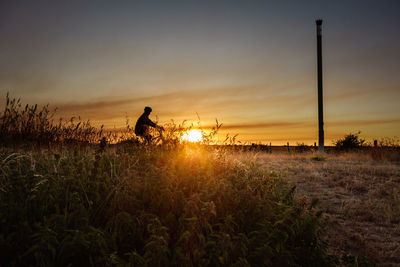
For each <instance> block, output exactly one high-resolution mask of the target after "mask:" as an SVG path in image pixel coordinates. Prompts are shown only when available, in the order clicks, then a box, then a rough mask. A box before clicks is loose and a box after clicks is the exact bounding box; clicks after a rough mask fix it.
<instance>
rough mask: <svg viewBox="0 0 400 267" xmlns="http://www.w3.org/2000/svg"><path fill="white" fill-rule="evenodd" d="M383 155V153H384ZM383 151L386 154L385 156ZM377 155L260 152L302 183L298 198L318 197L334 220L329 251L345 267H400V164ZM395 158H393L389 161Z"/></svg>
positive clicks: (266, 162)
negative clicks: (346, 266) (347, 265)
mask: <svg viewBox="0 0 400 267" xmlns="http://www.w3.org/2000/svg"><path fill="white" fill-rule="evenodd" d="M378 153H379V152H378ZM381 153H382V152H381ZM398 153H399V152H389V153H387V157H386V158H385V156H384V157H382V155H381V154H380V155H379V157H378V159H377V158H376V156H375V155H376V154H377V153H376V152H373V153H352V152H348V153H339V154H328V155H325V156H324V157H323V158H319V157H315V156H313V155H301V154H292V155H287V154H286V155H280V156H279V155H273V154H272V155H269V154H265V153H263V154H260V155H258V156H257V158H258V161H259V162H260V164H261V165H262V166H263V168H265V169H266V170H270V171H273V172H277V173H279V175H281V176H283V177H285V178H286V179H287V180H289V181H290V183H291V184H293V185H296V194H295V196H296V198H297V199H304V201H308V202H309V201H310V200H311V199H314V198H317V199H318V200H319V202H318V204H317V207H318V208H319V209H320V210H321V211H322V212H323V214H324V216H326V218H327V219H328V227H327V228H326V233H325V234H324V238H325V240H327V241H328V244H329V249H328V251H329V253H331V254H334V255H337V256H338V258H339V259H341V262H342V264H345V263H349V262H356V261H358V264H359V266H363V265H364V264H367V263H369V264H373V263H375V264H377V265H378V266H397V265H398V264H400V246H399V244H400V224H399V222H400V221H399V220H400V194H399V192H400V162H399V160H398V158H393V157H392V156H393V155H394V154H397V155H398ZM389 159H390V160H389Z"/></svg>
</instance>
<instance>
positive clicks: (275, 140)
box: [0, 0, 400, 145]
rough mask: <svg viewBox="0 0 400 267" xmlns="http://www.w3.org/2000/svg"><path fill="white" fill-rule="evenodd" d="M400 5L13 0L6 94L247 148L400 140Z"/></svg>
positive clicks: (7, 10) (4, 49)
mask: <svg viewBox="0 0 400 267" xmlns="http://www.w3.org/2000/svg"><path fill="white" fill-rule="evenodd" d="M399 10H400V1H368V0H363V1H321V0H319V1H190V0H187V1H63V2H61V1H46V2H44V1H18V0H17V1H1V2H0V36H1V37H0V97H1V100H0V101H1V105H2V106H4V103H3V102H4V97H5V95H6V93H7V92H9V93H10V95H11V96H12V97H17V98H18V97H20V98H21V99H22V102H23V103H32V104H33V103H38V104H47V103H50V106H51V107H58V113H59V114H60V115H61V116H64V117H69V116H76V115H80V116H81V117H83V118H84V119H91V121H92V122H93V123H94V124H95V125H100V124H104V125H105V126H106V127H108V128H113V127H114V126H115V127H117V128H118V127H122V126H124V125H125V117H126V116H128V117H129V118H130V120H131V123H133V124H134V123H135V121H136V119H137V117H138V116H139V115H140V114H141V113H142V112H143V108H144V107H145V106H151V107H152V108H153V113H152V114H151V116H150V117H151V118H152V119H154V120H155V119H156V117H157V118H158V121H159V123H166V122H168V121H170V120H171V119H173V120H174V121H176V122H178V123H180V122H182V121H183V120H184V119H186V120H188V121H189V123H190V122H197V120H198V119H197V115H196V112H197V113H198V115H199V117H200V119H201V125H203V126H210V125H212V124H213V123H215V119H216V118H217V119H218V120H219V121H220V122H222V123H223V125H224V126H223V129H222V132H221V134H222V135H225V134H226V133H230V134H232V135H233V134H239V136H238V139H239V140H241V141H247V142H262V143H269V142H272V144H276V145H278V144H283V143H286V142H287V141H290V142H291V143H294V144H295V143H296V142H305V143H308V144H311V143H314V141H317V136H318V132H317V130H318V129H317V79H316V78H317V74H316V69H317V67H316V27H315V19H317V18H322V19H323V20H324V22H323V25H322V34H323V37H322V38H323V41H322V42H323V43H322V44H323V64H324V65H323V68H324V105H325V116H324V119H325V135H326V139H327V140H326V144H328V145H329V144H331V143H332V142H331V140H333V139H336V138H339V137H342V136H343V135H344V134H346V133H349V132H358V131H359V130H360V131H361V135H362V136H363V137H365V138H367V139H372V138H378V139H379V138H382V137H394V136H399V135H400V105H399V100H400V16H399Z"/></svg>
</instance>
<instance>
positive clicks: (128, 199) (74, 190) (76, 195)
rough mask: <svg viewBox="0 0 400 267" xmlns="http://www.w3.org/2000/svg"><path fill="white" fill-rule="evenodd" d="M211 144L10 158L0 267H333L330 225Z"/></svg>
mask: <svg viewBox="0 0 400 267" xmlns="http://www.w3.org/2000/svg"><path fill="white" fill-rule="evenodd" d="M293 192H294V188H291V187H290V186H289V185H288V184H287V183H286V182H285V180H284V179H282V178H281V177H279V176H278V175H277V174H275V173H270V172H266V171H265V170H263V169H262V168H261V167H260V166H258V165H257V164H256V163H255V162H248V163H239V162H236V163H235V162H232V161H230V160H228V158H227V157H225V156H224V151H221V149H215V150H210V151H206V150H205V149H204V148H202V147H201V146H177V147H174V148H171V147H163V146H161V147H160V146H141V145H129V146H128V145H123V146H122V145H121V146H117V147H111V148H110V147H108V148H106V149H105V150H104V151H98V150H95V149H79V148H75V149H67V150H62V151H53V152H52V153H49V152H46V153H43V151H38V152H33V151H25V152H24V151H18V152H16V151H12V150H8V149H5V148H3V149H2V150H0V265H1V266H26V265H34V266H104V265H108V266H109V265H111V266H177V265H181V266H222V265H232V266H321V265H323V266H329V265H330V264H332V259H331V258H330V257H329V256H327V255H326V253H325V244H324V242H322V241H321V239H320V234H321V231H322V230H323V228H322V221H321V218H320V214H319V213H317V212H315V210H314V207H313V206H314V204H315V203H314V202H312V203H311V204H308V203H306V202H304V201H296V200H295V199H294V198H293Z"/></svg>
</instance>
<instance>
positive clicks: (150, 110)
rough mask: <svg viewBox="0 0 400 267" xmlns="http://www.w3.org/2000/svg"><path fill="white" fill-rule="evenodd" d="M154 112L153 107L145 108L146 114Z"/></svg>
mask: <svg viewBox="0 0 400 267" xmlns="http://www.w3.org/2000/svg"><path fill="white" fill-rule="evenodd" d="M152 111H153V110H152V109H151V107H145V108H144V113H147V114H150V112H152Z"/></svg>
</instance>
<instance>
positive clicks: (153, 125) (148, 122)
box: [145, 118, 157, 128]
mask: <svg viewBox="0 0 400 267" xmlns="http://www.w3.org/2000/svg"><path fill="white" fill-rule="evenodd" d="M145 124H147V125H149V126H151V127H154V128H155V127H157V125H156V124H155V123H154V122H152V121H151V120H150V119H149V118H146V121H145Z"/></svg>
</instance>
